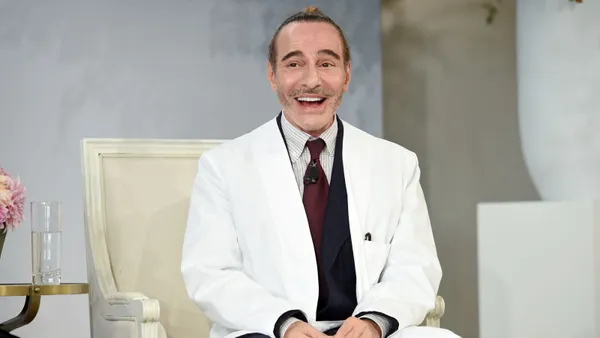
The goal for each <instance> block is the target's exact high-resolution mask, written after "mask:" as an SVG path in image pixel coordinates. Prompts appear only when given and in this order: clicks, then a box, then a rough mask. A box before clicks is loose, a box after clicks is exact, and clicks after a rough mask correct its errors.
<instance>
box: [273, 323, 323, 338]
mask: <svg viewBox="0 0 600 338" xmlns="http://www.w3.org/2000/svg"><path fill="white" fill-rule="evenodd" d="M307 337H308V338H328V336H327V335H325V334H324V333H322V332H321V331H319V330H317V329H315V328H314V327H312V326H310V324H308V323H306V322H303V321H297V322H295V323H293V324H292V325H290V327H288V329H287V330H286V331H285V335H284V336H283V338H307Z"/></svg>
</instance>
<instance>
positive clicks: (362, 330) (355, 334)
mask: <svg viewBox="0 0 600 338" xmlns="http://www.w3.org/2000/svg"><path fill="white" fill-rule="evenodd" d="M359 337H360V338H381V329H380V328H379V325H377V324H376V323H375V322H374V321H372V320H370V319H359V318H356V317H350V318H348V319H346V321H344V324H342V326H341V327H340V328H339V330H338V331H337V333H336V334H335V337H334V338H359Z"/></svg>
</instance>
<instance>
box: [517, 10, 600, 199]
mask: <svg viewBox="0 0 600 338" xmlns="http://www.w3.org/2000/svg"><path fill="white" fill-rule="evenodd" d="M517 3H518V4H517V60H518V98H519V106H518V109H519V123H520V131H521V139H522V140H521V141H522V146H523V152H524V156H525V161H526V163H527V166H528V168H529V171H530V173H531V176H532V179H533V181H534V183H535V185H536V186H537V188H538V190H539V192H540V194H541V195H542V197H543V199H545V200H564V199H589V198H594V199H600V1H597V0H584V2H583V3H582V4H579V3H575V2H570V1H569V0H518V1H517Z"/></svg>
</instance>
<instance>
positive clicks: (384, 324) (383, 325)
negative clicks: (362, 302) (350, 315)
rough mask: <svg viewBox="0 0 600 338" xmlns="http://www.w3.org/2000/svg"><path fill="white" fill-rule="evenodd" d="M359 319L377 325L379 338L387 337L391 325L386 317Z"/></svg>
mask: <svg viewBox="0 0 600 338" xmlns="http://www.w3.org/2000/svg"><path fill="white" fill-rule="evenodd" d="M360 319H370V320H372V321H374V322H375V324H377V326H379V329H380V330H381V337H382V338H383V337H387V336H388V333H389V332H390V326H391V325H392V324H391V323H390V321H389V320H388V319H387V318H386V317H384V316H380V315H378V314H375V313H368V314H365V315H362V316H360ZM282 337H283V336H282Z"/></svg>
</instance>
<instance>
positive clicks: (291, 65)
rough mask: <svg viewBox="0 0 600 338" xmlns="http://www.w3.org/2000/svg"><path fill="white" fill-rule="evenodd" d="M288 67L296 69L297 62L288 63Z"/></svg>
mask: <svg viewBox="0 0 600 338" xmlns="http://www.w3.org/2000/svg"><path fill="white" fill-rule="evenodd" d="M288 67H291V68H296V67H298V63H297V62H290V63H289V64H288Z"/></svg>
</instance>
